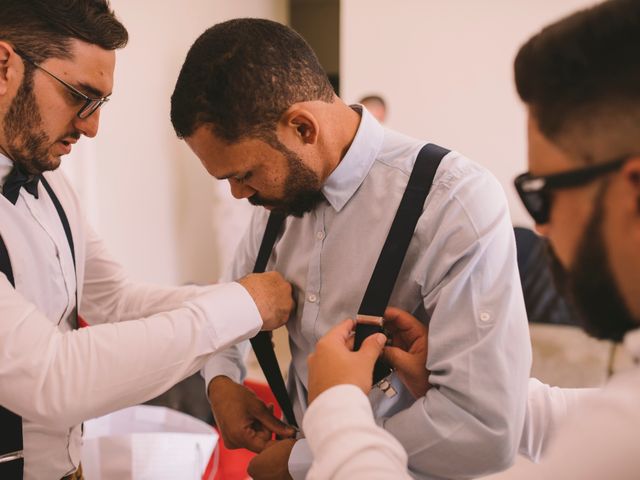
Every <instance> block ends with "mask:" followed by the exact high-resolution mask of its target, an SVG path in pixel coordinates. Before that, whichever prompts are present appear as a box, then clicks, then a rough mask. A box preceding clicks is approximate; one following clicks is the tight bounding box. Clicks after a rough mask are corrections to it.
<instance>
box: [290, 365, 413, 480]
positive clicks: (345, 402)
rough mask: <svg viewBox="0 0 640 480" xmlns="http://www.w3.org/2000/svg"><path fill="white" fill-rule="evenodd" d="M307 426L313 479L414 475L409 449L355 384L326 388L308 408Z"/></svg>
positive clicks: (311, 476) (310, 479) (305, 425)
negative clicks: (409, 470)
mask: <svg viewBox="0 0 640 480" xmlns="http://www.w3.org/2000/svg"><path fill="white" fill-rule="evenodd" d="M369 376H370V375H369ZM303 426H304V431H305V433H306V435H307V441H308V442H309V446H310V447H311V451H312V452H313V464H312V465H311V469H310V470H309V473H308V476H307V478H308V479H309V480H312V479H325V478H332V479H335V480H341V479H345V480H346V479H352V478H367V479H383V478H386V479H405V478H406V479H408V478H411V477H410V476H409V475H408V473H407V453H406V452H405V451H404V449H403V448H402V446H401V445H400V444H399V443H398V441H397V440H396V439H395V438H393V436H391V435H390V434H389V433H388V432H386V431H385V430H384V429H382V428H380V427H378V426H377V425H376V424H375V421H374V419H373V414H372V412H371V405H369V400H368V398H367V397H366V396H365V395H364V393H363V392H362V390H360V389H359V388H357V387H355V386H353V385H348V384H344V385H338V386H334V387H332V388H330V389H328V390H326V391H324V393H321V394H320V395H319V396H318V397H317V398H316V399H315V401H314V402H313V403H312V404H311V406H310V407H309V409H308V410H307V412H306V413H305V416H304V419H303Z"/></svg>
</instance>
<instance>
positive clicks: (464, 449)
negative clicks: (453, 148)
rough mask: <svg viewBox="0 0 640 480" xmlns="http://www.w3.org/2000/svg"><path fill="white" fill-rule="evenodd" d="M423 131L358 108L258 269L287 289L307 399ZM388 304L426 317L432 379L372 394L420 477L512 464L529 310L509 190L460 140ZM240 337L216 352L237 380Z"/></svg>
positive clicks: (246, 247)
mask: <svg viewBox="0 0 640 480" xmlns="http://www.w3.org/2000/svg"><path fill="white" fill-rule="evenodd" d="M424 143H425V142H424V141H420V140H415V139H412V138H409V137H406V136H404V135H401V134H399V133H396V132H393V131H391V130H388V129H384V128H383V127H382V126H381V125H380V124H379V123H377V122H376V121H375V119H373V117H372V116H371V115H370V114H369V113H368V112H366V110H365V111H363V112H362V120H361V122H360V126H359V128H358V131H357V134H356V136H355V138H354V140H353V142H352V144H351V146H350V148H349V150H348V151H347V153H346V155H345V156H344V158H343V159H342V161H341V162H340V164H339V165H338V166H337V168H336V169H335V170H334V171H333V172H332V173H331V175H330V176H329V177H328V179H327V181H326V183H325V184H324V186H323V188H322V192H323V194H324V196H325V197H326V199H327V202H323V203H321V204H320V205H318V206H317V207H316V208H315V209H314V210H313V211H311V212H309V213H308V214H306V215H304V216H303V217H302V218H294V217H290V218H288V219H287V220H286V226H285V231H284V233H283V235H282V236H281V238H280V239H279V241H278V242H277V243H276V246H275V248H274V254H273V255H272V256H271V259H270V261H269V264H268V266H267V269H268V270H271V269H273V270H277V271H279V272H281V273H282V274H283V275H284V277H285V278H286V279H287V280H289V281H290V282H291V283H292V284H293V285H294V288H295V291H296V292H297V306H298V310H297V312H296V315H295V317H294V318H292V319H291V320H290V321H289V323H288V325H287V328H288V332H289V338H290V346H291V352H292V365H291V367H290V370H289V388H290V394H291V396H292V399H293V404H294V410H295V412H296V416H297V418H298V420H300V419H301V418H302V415H303V412H304V411H305V410H306V384H307V365H306V359H307V356H308V354H309V353H311V352H312V351H313V349H314V346H315V344H316V342H317V341H318V339H319V338H320V337H322V336H323V335H324V334H325V333H326V332H327V331H328V330H329V329H330V328H331V327H332V326H334V325H335V324H336V323H337V322H340V321H342V320H343V319H345V318H347V317H350V318H355V315H356V314H357V312H358V307H359V305H360V302H361V300H362V297H363V294H364V291H365V289H366V287H367V284H368V282H369V279H370V277H371V273H372V271H373V269H374V266H375V264H376V262H377V259H378V255H379V253H380V251H381V249H382V245H383V243H384V241H385V238H386V236H387V233H388V231H389V227H390V225H391V222H392V221H393V218H394V216H395V213H396V210H397V206H398V204H399V203H400V199H401V197H402V195H403V193H404V190H405V187H406V184H407V182H408V179H409V175H410V174H411V170H412V167H413V164H414V162H415V159H416V156H417V154H418V151H419V150H420V148H421V147H422V146H423V145H424ZM267 216H268V212H267V211H266V210H264V209H262V208H257V209H256V210H255V213H254V215H253V217H252V221H251V223H250V226H249V229H248V232H247V234H246V235H245V237H244V239H243V240H242V242H241V243H240V246H239V248H238V251H237V254H236V257H235V259H234V263H233V265H232V268H231V271H230V273H229V274H228V275H227V277H226V278H227V279H232V278H238V277H241V276H242V275H244V274H246V273H247V272H250V271H251V270H252V268H253V264H254V261H255V258H256V255H257V251H258V248H259V245H260V241H261V239H262V236H263V233H264V228H265V224H266V221H267ZM389 304H390V305H393V306H396V307H399V308H402V309H404V310H407V311H409V312H412V313H413V314H414V315H415V316H416V317H418V318H419V319H420V320H422V321H423V322H425V323H429V357H428V359H427V365H426V366H427V367H428V368H429V370H430V371H431V376H430V378H429V381H430V383H431V384H432V385H434V388H432V389H431V390H430V391H429V392H428V393H427V395H426V397H424V398H420V399H418V400H417V401H416V400H414V399H413V398H412V396H411V394H410V393H409V392H408V391H407V390H406V389H405V388H404V387H403V386H402V384H401V382H400V381H399V380H398V378H397V377H396V376H395V375H392V377H391V383H392V384H393V386H394V387H395V389H396V390H397V391H398V394H397V395H396V396H395V397H394V398H388V397H386V396H385V394H384V393H383V392H381V391H380V389H377V388H376V389H373V390H372V392H371V393H370V395H369V398H370V401H371V403H372V405H373V410H374V415H375V417H376V418H377V419H378V421H379V422H380V423H381V424H382V425H384V428H385V429H386V430H387V431H388V432H390V433H391V434H392V435H393V436H394V437H395V438H397V439H398V440H399V442H400V443H401V444H402V445H403V447H404V448H405V449H406V450H407V452H408V454H409V468H410V470H411V472H412V473H413V475H415V476H416V477H417V478H432V479H433V478H451V477H455V478H465V477H467V478H468V477H475V476H480V475H482V474H485V473H489V472H493V471H496V470H500V469H503V468H505V467H506V466H508V465H510V464H511V462H512V460H513V457H514V456H515V454H516V452H517V450H518V444H519V441H520V436H521V432H522V427H523V422H524V416H525V407H526V396H527V378H528V375H529V369H530V364H531V346H530V342H529V335H528V328H527V318H526V313H525V307H524V301H523V298H522V291H521V287H520V280H519V276H518V271H517V266H516V251H515V241H514V234H513V228H512V226H511V222H510V218H509V212H508V208H507V202H506V199H505V196H504V192H503V191H502V188H501V187H500V185H499V184H498V182H497V181H496V180H495V178H494V177H493V176H492V175H491V174H490V173H488V172H487V171H486V170H485V169H483V168H482V167H480V166H479V165H477V164H475V163H473V162H471V161H470V160H468V159H467V158H465V157H463V156H462V155H460V154H459V153H457V152H451V153H450V154H448V155H447V156H446V157H445V158H444V159H443V160H442V163H441V165H440V168H439V169H438V172H437V174H436V177H435V179H434V184H433V187H432V189H431V192H430V194H429V196H428V197H427V200H426V202H425V206H424V210H423V213H422V215H421V217H420V219H419V221H418V224H417V226H416V230H415V233H414V235H413V239H412V241H411V244H410V245H409V248H408V251H407V255H406V257H405V260H404V264H403V267H402V269H401V271H400V274H399V276H398V279H397V282H396V285H395V288H394V291H393V293H392V295H391V299H390V302H389ZM242 357H243V352H242V348H240V347H234V348H231V349H229V350H226V351H225V352H221V353H220V354H218V355H216V356H215V357H212V359H211V360H210V361H209V362H208V363H207V365H206V366H205V368H204V376H205V379H206V381H207V383H208V382H209V381H210V380H211V379H212V378H213V377H215V376H216V375H226V376H228V377H230V378H232V379H234V380H236V381H240V380H241V378H242V376H243V374H244V367H243V365H242ZM310 464H311V458H310V452H309V449H308V446H307V445H306V441H305V440H300V441H298V442H296V444H295V446H294V449H293V451H292V454H291V457H290V461H289V471H290V473H291V474H292V475H293V476H294V478H302V477H303V476H304V474H305V473H306V471H307V470H308V468H309V466H310Z"/></svg>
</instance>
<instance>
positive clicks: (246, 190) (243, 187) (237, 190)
mask: <svg viewBox="0 0 640 480" xmlns="http://www.w3.org/2000/svg"><path fill="white" fill-rule="evenodd" d="M229 185H230V186H231V195H233V196H234V198H237V199H238V200H240V199H242V198H249V197H250V196H251V195H253V194H254V193H256V191H255V190H254V189H253V188H251V187H250V186H249V185H247V184H245V183H243V182H239V181H238V180H234V179H233V178H230V179H229Z"/></svg>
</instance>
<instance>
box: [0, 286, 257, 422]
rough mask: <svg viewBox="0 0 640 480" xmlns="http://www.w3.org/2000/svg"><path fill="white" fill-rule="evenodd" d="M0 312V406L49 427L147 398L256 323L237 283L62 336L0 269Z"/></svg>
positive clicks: (252, 307) (253, 310)
mask: <svg viewBox="0 0 640 480" xmlns="http://www.w3.org/2000/svg"><path fill="white" fill-rule="evenodd" d="M0 311H1V312H2V321H1V322H0V404H2V405H3V406H4V407H6V408H8V409H9V410H11V411H13V412H14V413H16V414H18V415H20V416H22V417H24V418H27V419H29V420H30V421H32V422H37V423H41V424H43V425H51V426H52V427H56V428H60V427H62V428H66V427H71V426H74V425H77V424H78V423H80V422H82V421H84V420H87V419H89V418H93V417H97V416H100V415H104V414H106V413H108V412H110V411H113V410H117V409H120V408H124V407H126V406H129V405H134V404H136V403H140V402H144V401H146V400H148V399H150V398H153V397H155V396H157V395H159V394H160V393H162V392H164V391H166V390H167V389H169V388H170V387H171V386H172V385H174V384H175V383H177V382H178V381H180V380H182V379H183V378H185V377H187V376H189V375H191V374H193V373H194V372H196V371H197V370H198V369H199V368H201V367H202V366H203V364H204V363H205V361H206V359H207V358H209V356H210V355H211V354H212V353H214V352H216V351H219V350H221V349H224V348H226V347H228V346H229V345H231V344H233V343H236V342H238V341H241V340H244V339H247V338H249V337H251V336H253V335H255V334H256V333H257V332H258V331H259V330H260V328H261V326H262V321H261V319H260V315H259V313H258V309H257V307H256V306H255V304H254V302H253V300H252V298H251V296H250V295H249V293H248V292H247V291H246V290H245V289H244V288H243V287H242V286H241V285H239V284H237V283H230V284H223V285H217V286H212V287H208V288H207V289H206V292H205V293H203V294H201V295H199V296H198V297H195V298H193V299H192V300H190V301H188V302H184V303H182V304H181V306H180V307H179V308H177V309H175V310H173V311H169V312H165V313H159V314H156V315H153V316H151V317H148V318H144V319H140V320H131V321H125V322H120V323H115V324H104V325H96V326H93V327H90V328H82V329H79V330H74V331H70V332H66V333H62V332H61V331H60V330H59V329H58V328H57V327H56V325H55V324H53V323H52V322H51V321H50V320H49V319H47V318H46V317H45V316H44V315H42V314H41V313H40V312H39V311H38V310H37V309H36V308H35V306H34V305H33V304H31V303H29V302H28V301H27V300H26V299H25V298H24V297H23V296H22V295H21V294H20V293H19V292H17V291H16V290H15V289H14V288H13V287H12V286H11V284H10V283H9V282H8V280H7V279H6V277H5V275H4V274H0Z"/></svg>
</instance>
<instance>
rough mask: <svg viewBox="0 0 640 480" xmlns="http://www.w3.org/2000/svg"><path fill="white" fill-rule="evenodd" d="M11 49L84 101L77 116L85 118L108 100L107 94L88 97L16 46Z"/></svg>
mask: <svg viewBox="0 0 640 480" xmlns="http://www.w3.org/2000/svg"><path fill="white" fill-rule="evenodd" d="M13 51H14V52H16V53H17V54H18V55H20V56H21V57H22V58H23V59H24V60H25V61H27V62H28V63H30V64H31V65H33V66H34V67H36V68H37V69H39V70H42V71H43V72H44V73H46V74H47V75H49V76H50V77H51V78H53V79H54V80H56V81H58V82H59V83H60V84H62V85H64V87H66V88H67V90H69V91H70V92H71V94H72V95H73V96H74V97H76V98H78V99H79V100H81V101H83V102H84V103H83V105H82V107H80V110H79V111H78V113H77V114H76V115H77V116H78V118H80V119H83V120H84V119H85V118H88V117H90V116H91V115H92V114H93V113H94V112H95V111H96V110H98V109H99V108H100V107H101V106H102V105H103V104H105V103H106V102H108V101H109V96H106V97H99V98H91V97H88V96H87V95H85V94H84V93H82V92H81V91H80V90H78V89H77V88H75V87H74V86H73V85H69V84H68V83H67V82H65V81H64V80H62V79H61V78H58V77H57V76H56V75H54V74H53V73H51V72H50V71H49V70H46V69H45V68H42V67H41V66H40V65H39V64H38V63H36V62H35V61H33V60H32V59H31V58H29V56H27V55H25V54H24V53H22V52H21V51H20V50H18V49H17V48H14V49H13Z"/></svg>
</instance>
